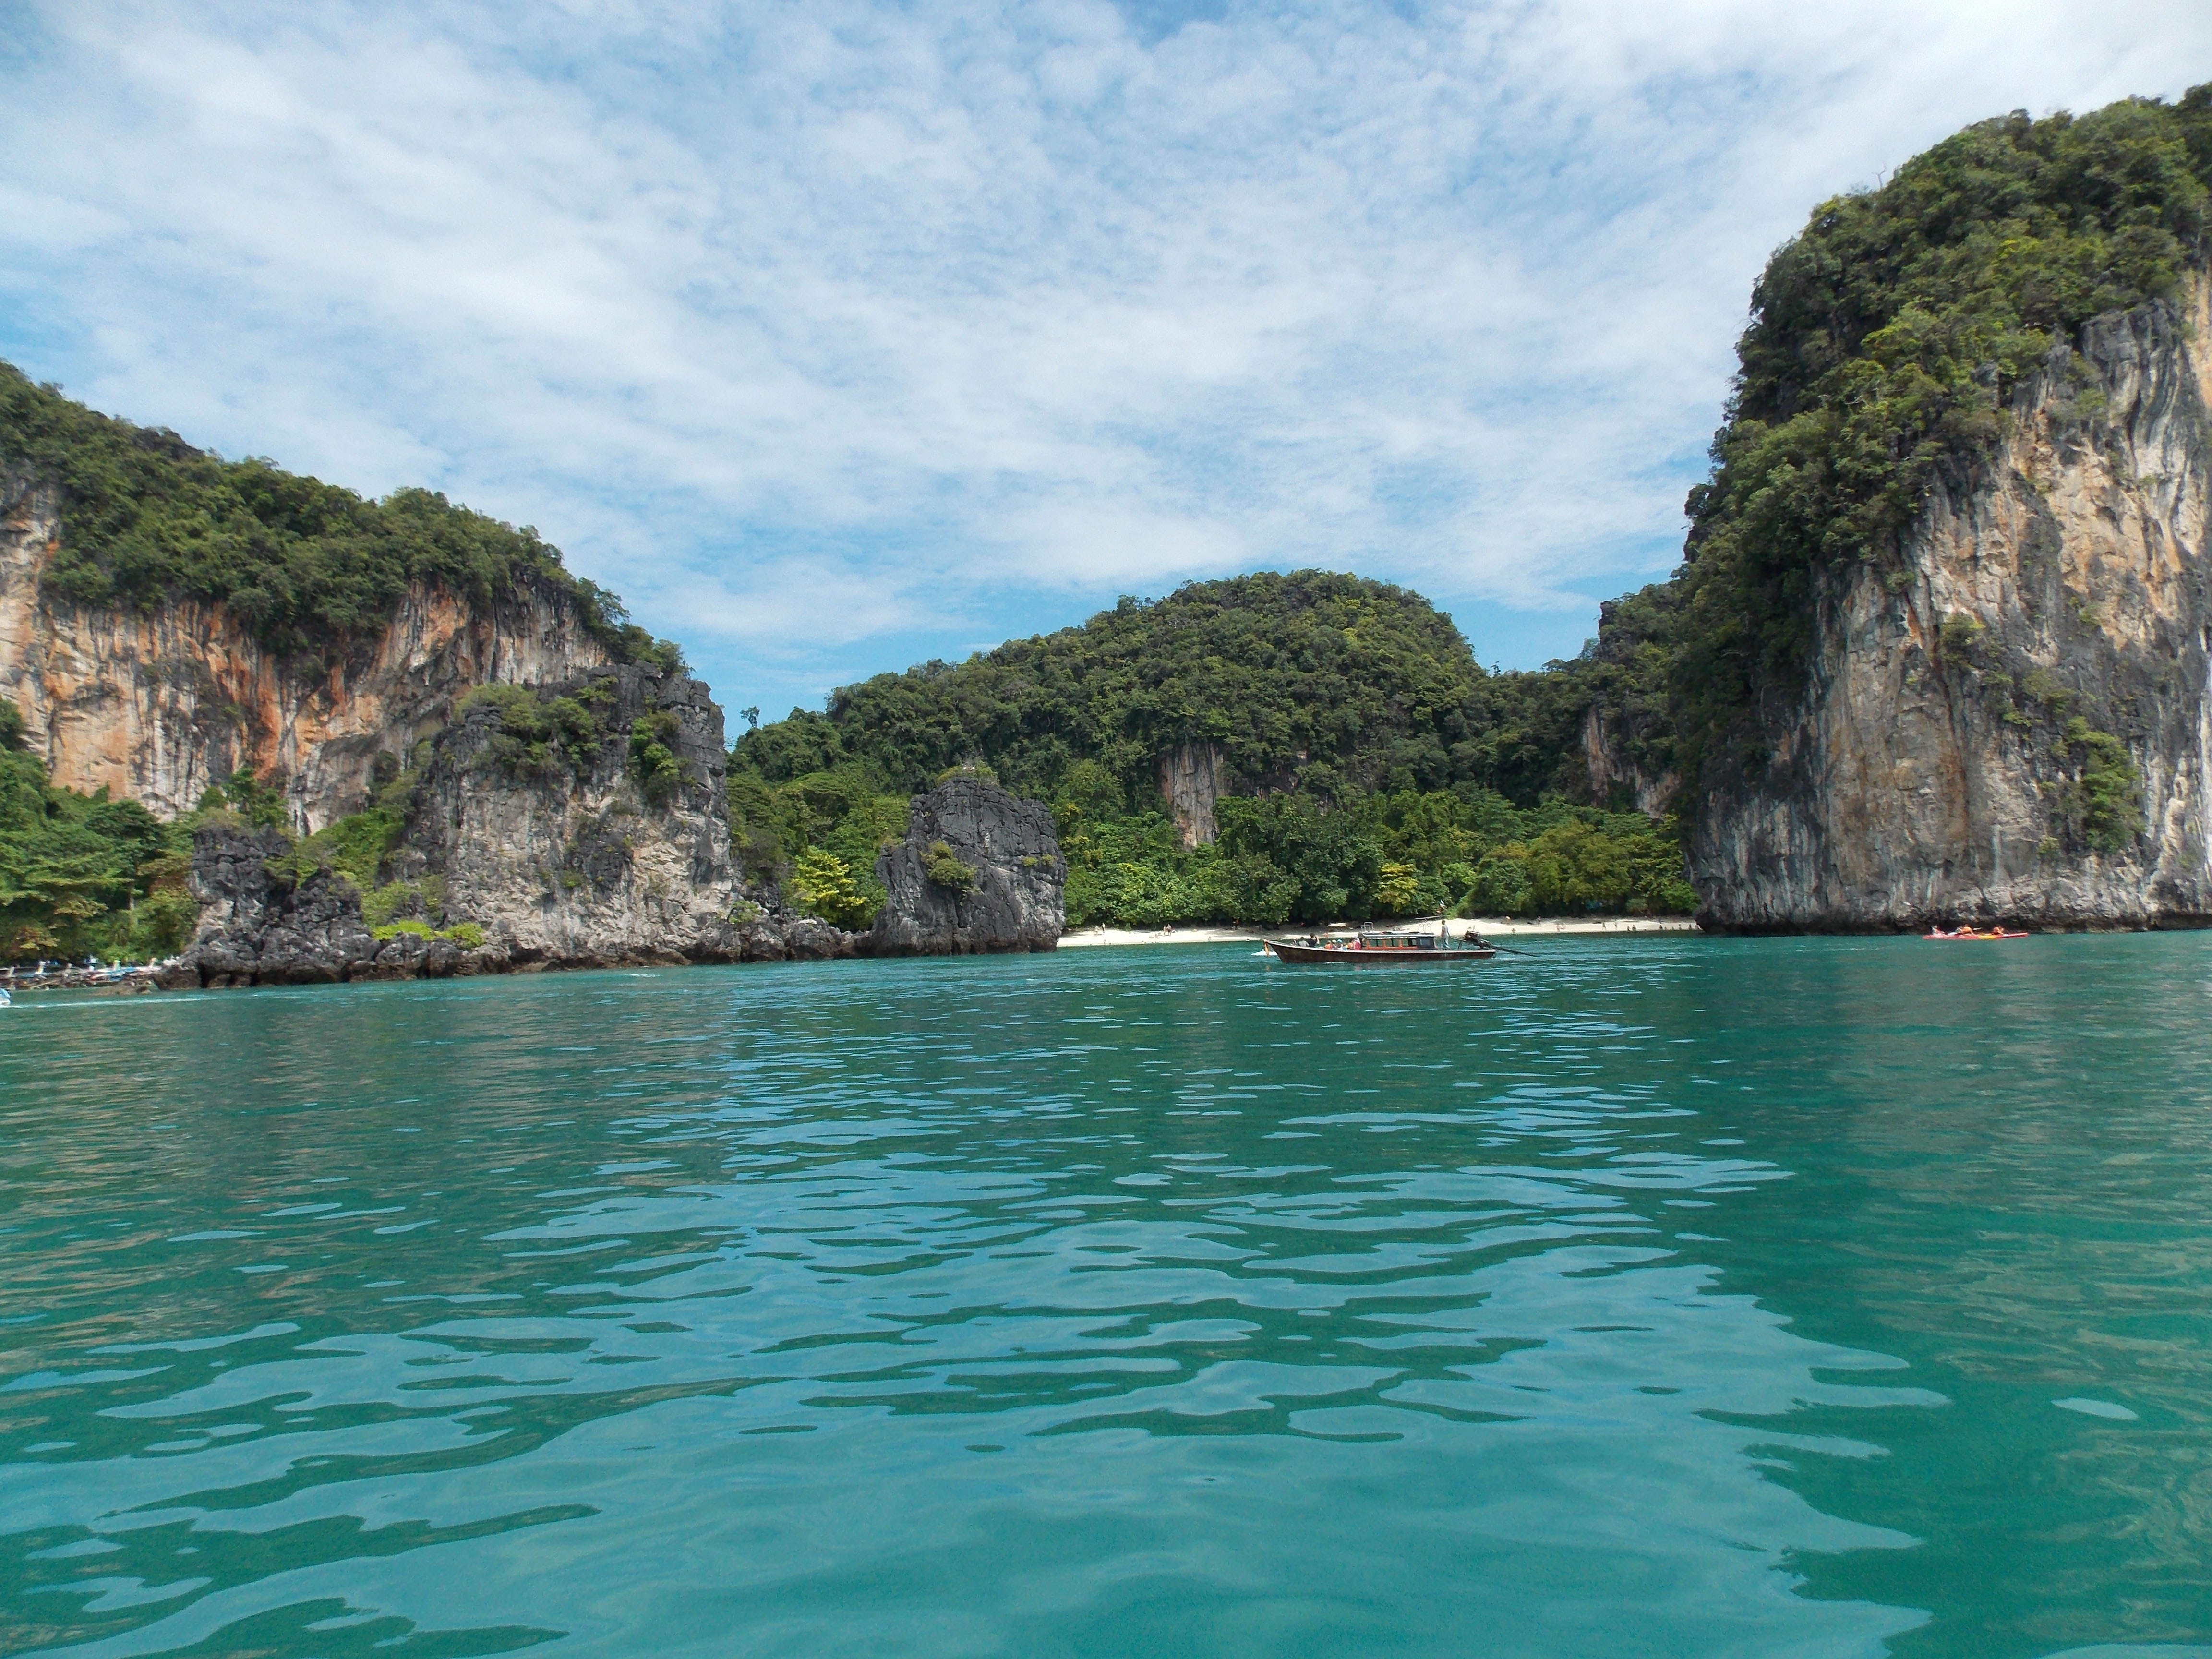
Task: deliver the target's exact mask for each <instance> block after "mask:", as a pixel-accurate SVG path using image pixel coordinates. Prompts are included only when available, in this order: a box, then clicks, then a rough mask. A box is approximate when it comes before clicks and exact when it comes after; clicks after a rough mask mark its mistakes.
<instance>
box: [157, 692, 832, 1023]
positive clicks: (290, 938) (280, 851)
mask: <svg viewBox="0 0 2212 1659" xmlns="http://www.w3.org/2000/svg"><path fill="white" fill-rule="evenodd" d="M543 732H550V733H551V734H552V735H551V736H550V738H546V737H544V736H541V735H539V734H540V733H543ZM725 766H726V757H725V753H724V750H723V748H722V714H721V710H720V709H719V708H716V707H715V706H714V703H713V702H712V701H711V700H709V698H708V695H707V688H706V686H705V685H704V684H702V683H701V682H700V681H697V680H694V679H688V678H682V677H680V676H670V675H663V674H662V673H660V672H659V671H658V670H655V669H652V668H646V667H624V668H620V669H610V670H606V671H602V672H599V673H597V674H592V675H588V676H585V677H582V678H575V679H571V680H568V681H566V682H564V683H562V684H558V685H555V686H550V687H541V688H536V689H534V690H520V689H518V690H516V691H514V692H513V693H512V694H511V695H510V696H508V697H507V698H506V699H505V700H498V699H492V698H483V699H479V700H477V701H474V702H469V703H465V704H464V705H463V707H462V708H461V709H460V711H459V718H458V719H457V720H455V721H454V723H453V725H452V726H449V727H447V729H446V730H445V731H443V732H441V733H440V734H439V736H438V737H437V738H436V739H435V741H434V742H433V743H431V744H429V746H428V755H427V757H425V758H424V760H423V762H422V764H421V766H420V767H419V768H418V769H417V771H416V775H415V778H414V782H413V787H412V789H411V791H403V793H405V795H406V799H407V801H408V806H407V817H406V825H405V829H404V834H403V837H402V840H401V842H400V844H399V845H398V847H397V848H395V849H394V850H393V851H392V853H391V854H388V855H387V857H386V860H385V866H384V870H383V873H384V874H385V875H386V876H387V877H389V878H390V880H389V881H387V882H386V883H385V884H383V885H382V886H381V887H380V889H379V890H378V891H377V894H376V898H377V900H378V902H380V904H381V905H382V906H383V907H384V908H388V909H392V911H393V912H394V914H395V915H404V917H405V919H406V920H409V921H415V922H416V923H417V927H416V930H415V931H412V932H395V931H394V930H393V928H392V926H391V924H389V923H387V925H386V928H385V929H384V931H385V932H386V934H387V937H386V938H385V939H382V940H379V939H377V938H376V937H375V933H374V930H372V929H371V928H370V927H368V925H367V924H366V923H365V921H363V917H362V902H363V895H362V893H361V892H360V891H359V890H356V887H355V886H354V885H353V884H351V883H350V882H349V881H347V880H346V879H345V878H343V876H340V875H337V874H336V873H334V872H330V871H327V870H325V871H322V872H318V873H310V874H309V875H308V876H307V878H306V879H305V880H299V879H297V878H295V876H294V875H292V874H290V873H289V872H288V871H287V869H286V867H285V866H286V864H287V863H290V864H297V863H298V862H299V861H300V860H299V859H298V858H297V857H296V856H291V857H288V855H290V854H292V853H293V847H294V843H293V841H292V838H291V837H290V836H287V835H285V834H284V833H283V832H282V831H280V830H274V829H264V830H258V831H252V832H247V831H244V830H241V829H236V828H232V827H227V826H218V827H216V828H213V829H205V830H203V831H202V832H201V833H200V834H199V835H198V836H197V839H196V843H195V847H194V852H193V863H192V887H193V891H194V892H195V894H196V895H197V896H198V897H199V899H200V901H201V903H202V906H203V908H202V912H201V921H200V928H199V932H198V934H197V937H196V938H195V939H194V940H193V942H192V945H191V947H190V948H189V949H188V950H187V951H185V953H184V954H183V956H182V957H180V958H179V961H178V962H177V963H175V964H173V966H172V967H171V968H170V969H167V971H166V972H165V974H164V975H163V981H162V982H163V983H164V984H165V985H167V986H169V987H173V988H175V987H198V986H206V987H223V986H239V985H268V984H299V983H313V982H319V981H333V980H361V979H389V978H413V977H417V976H428V977H438V976H442V975H450V974H473V973H500V972H506V971H508V970H510V969H543V968H592V967H613V966H648V965H656V964H674V963H691V962H757V961H770V962H774V961H783V960H787V959H791V958H810V959H818V958H822V957H839V956H849V955H851V954H852V953H853V949H854V938H853V935H851V934H849V933H843V932H841V931H840V930H839V929H837V928H836V927H831V926H830V925H829V923H827V922H824V921H819V920H817V919H816V918H814V917H811V916H802V915H794V914H793V913H792V912H790V911H788V910H787V909H785V908H782V907H781V904H780V903H779V902H777V901H776V900H775V898H774V897H773V896H769V895H764V894H754V893H751V892H750V891H748V890H746V888H745V887H744V884H742V883H741V881H740V880H739V879H738V876H737V874H736V872H734V870H733V869H732V866H731V863H730V855H729V854H730V848H729V830H728V828H727V825H726V823H725V822H724V819H723V817H722V812H721V802H722V796H723V769H724V767H725ZM402 781H403V782H404V779H403V780H402ZM425 933H428V934H429V935H430V936H429V937H423V936H422V935H423V934H425Z"/></svg>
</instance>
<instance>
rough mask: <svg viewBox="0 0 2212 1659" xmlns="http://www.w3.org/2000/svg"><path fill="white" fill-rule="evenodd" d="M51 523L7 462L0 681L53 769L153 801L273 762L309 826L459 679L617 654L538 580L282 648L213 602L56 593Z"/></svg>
mask: <svg viewBox="0 0 2212 1659" xmlns="http://www.w3.org/2000/svg"><path fill="white" fill-rule="evenodd" d="M60 535H61V513H60V501H59V497H58V494H57V493H56V491H55V490H54V489H53V488H52V486H51V485H50V484H46V483H40V482H38V481H36V480H34V479H33V477H31V476H30V475H29V474H27V473H25V472H22V471H15V470H10V471H7V472H5V473H4V474H0V696H5V697H8V698H9V699H11V700H12V701H13V702H15V705H16V706H17V707H18V708H21V710H22V713H23V718H24V724H25V726H26V729H27V742H28V744H29V745H30V747H31V748H33V750H36V751H37V752H38V753H39V754H40V755H41V756H42V757H43V758H44V759H45V760H46V765H47V768H48V769H49V770H50V771H51V772H52V775H53V780H54V781H55V782H56V783H57V784H59V785H62V786H64V787H67V788H71V789H79V790H84V791H91V790H93V789H96V788H99V787H102V786H103V785H104V786H106V787H107V788H108V789H109V790H110V791H112V793H115V794H117V795H127V796H129V797H131V798H132V799H136V800H140V801H143V802H144V803H145V804H146V805H147V806H149V808H151V809H152V810H153V811H155V812H156V813H159V814H161V816H163V817H174V816H175V815H176V814H178V813H179V812H184V811H190V810H191V808H192V807H193V806H194V805H197V803H198V801H199V798H200V796H201V794H202V793H204V791H205V790H206V788H207V787H208V785H209V784H210V783H211V782H213V781H216V779H218V778H222V777H226V776H228V775H229V774H230V773H232V772H233V771H235V770H236V769H238V768H239V767H240V766H251V767H252V768H253V769H255V770H256V771H258V772H262V773H264V774H265V773H267V772H270V771H272V770H274V771H280V772H282V773H283V774H284V775H285V777H286V779H287V780H288V783H287V799H288V804H289V806H290V809H291V811H292V813H293V817H294V821H295V827H297V828H299V829H302V830H313V829H320V828H322V827H323V826H324V825H325V824H326V823H330V822H331V820H332V819H334V818H337V817H342V816H343V815H344V814H345V813H347V812H350V811H358V810H359V809H360V808H361V806H362V805H363V804H364V802H365V801H366V799H367V796H368V785H369V776H370V769H371V768H372V767H373V766H374V763H375V759H376V757H377V755H378V754H379V753H380V752H390V753H392V754H394V755H404V754H405V753H406V752H407V751H408V750H410V748H411V747H412V745H413V744H415V743H416V741H417V740H419V739H420V738H425V737H428V736H429V735H430V734H432V733H433V732H436V731H437V730H438V729H439V728H440V727H441V726H443V725H444V724H445V723H446V721H447V718H448V717H449V716H450V714H451V713H452V710H453V702H454V699H455V698H456V696H459V694H460V693H461V692H464V691H466V690H468V689H469V688H470V687H471V686H473V685H477V684H482V683H483V682H486V681H508V682H514V683H526V682H535V681H544V680H555V679H563V678H570V677H573V676H574V675H575V674H577V673H579V672H581V671H585V670H586V669H590V668H593V667H598V666H601V665H605V664H606V663H607V662H608V661H609V660H610V659H609V657H608V653H607V652H606V649H605V647H604V646H602V645H601V644H600V643H599V641H597V640H596V639H594V638H592V635H590V634H589V633H587V632H586V631H585V629H584V628H583V627H582V624H581V622H580V618H579V617H578V616H577V614H576V611H575V609H574V605H572V604H571V603H570V602H569V600H568V598H567V596H566V595H564V594H562V593H561V592H557V591H556V590H555V589H552V588H550V587H544V586H536V585H532V586H526V587H525V588H523V589H522V590H521V591H520V592H516V593H513V594H512V595H510V596H508V597H507V598H506V599H502V600H501V602H499V603H497V604H495V605H492V606H490V607H489V609H488V610H484V609H479V608H478V607H476V606H473V605H470V604H468V603H466V602H465V601H464V600H463V599H459V598H457V597H456V596H454V595H453V594H451V593H447V592H444V591H443V590H441V589H437V588H430V587H423V586H417V587H416V588H415V589H414V590H412V591H411V592H409V593H408V595H407V597H406V599H405V600H404V603H403V604H402V605H401V606H400V608H399V611H398V615H396V616H395V617H393V618H392V622H391V623H390V625H389V626H388V627H386V629H385V630H384V632H383V633H382V634H381V635H379V636H378V638H377V639H376V640H374V641H372V642H370V643H368V644H367V645H364V646H363V647H362V648H361V649H359V650H358V651H357V652H356V653H354V654H353V655H352V656H351V657H349V658H348V659H346V660H344V661H342V662H337V663H331V664H325V663H321V662H318V661H314V660H312V659H289V658H279V657H276V656H274V655H272V654H271V653H269V652H268V651H267V650H266V649H264V647H262V646H261V645H260V644H259V642H258V641H256V640H255V639H254V638H253V636H252V632H251V631H250V630H249V629H247V628H246V626H245V625H244V623H241V622H240V620H239V619H238V618H236V617H233V616H231V615H230V614H229V613H228V611H226V610H225V608H224V607H223V606H222V605H199V604H190V603H188V604H180V605H165V606H162V607H160V608H158V609H155V610H153V611H127V610H120V611H81V610H78V609H77V608H76V607H75V606H71V605H53V604H50V603H49V602H48V601H47V600H46V599H44V598H43V597H42V596H41V595H40V591H39V582H40V576H41V574H43V573H44V571H45V569H46V565H47V564H48V562H50V561H51V560H52V557H53V555H54V551H55V550H56V548H57V547H58V544H59V538H60Z"/></svg>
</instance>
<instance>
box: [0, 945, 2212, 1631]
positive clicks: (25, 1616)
mask: <svg viewBox="0 0 2212 1659" xmlns="http://www.w3.org/2000/svg"><path fill="white" fill-rule="evenodd" d="M1529 949H1530V951H1531V952H1532V954H1531V956H1529V957H1527V958H1524V959H1519V960H1512V961H1507V960H1504V959H1501V960H1500V961H1498V963H1493V964H1490V965H1487V966H1485V967H1482V968H1480V969H1465V968H1456V969H1436V970H1430V971H1419V972H1416V971H1401V972H1396V973H1391V972H1383V973H1358V974H1353V973H1346V972H1342V971H1332V970H1328V969H1308V970H1304V971H1300V970H1297V969H1284V968H1280V967H1277V966H1274V965H1273V964H1270V963H1264V962H1261V961H1255V959H1254V958H1253V957H1252V956H1251V955H1250V954H1249V949H1248V948H1247V947H1243V946H1225V947H1219V948H1211V947H1205V948H1202V947H1185V948H1179V949H1158V948H1153V949H1144V948H1138V949H1128V950H1118V951H1068V952H1065V953H1063V954H1061V955H1060V956H1058V957H1043V958H1022V959H1000V960H988V961H976V962H925V963H896V964H895V963H823V964H809V965H790V966H785V967H775V968H745V969H728V970H720V969H693V970H690V971H678V972H664V973H653V974H593V975H568V976H544V977H535V978H516V979H509V980H495V981H463V982H448V983H445V984H435V985H382V986H366V987H327V988H317V989H301V990H294V991H265V992H256V993H252V994H217V995H211V996H199V997H143V998H132V999H100V998H90V997H76V998H64V997H47V998H44V999H36V998H26V999H24V1000H21V1001H20V1002H19V1003H18V1005H17V1006H15V1008H13V1009H11V1010H8V1011H5V1012H0V1180H4V1188H0V1376H4V1379H5V1380H4V1384H0V1652H4V1653H8V1654H15V1653H19V1652H21V1651H24V1650H48V1651H68V1652H70V1653H79V1654H95V1653H96V1654H141V1653H191V1654H231V1653H252V1654H259V1655H294V1654H318V1655H320V1654H329V1655H369V1654H386V1653H392V1654H402V1655H405V1654H435V1655H441V1656H446V1655H462V1654H479V1653H494V1652H504V1651H508V1650H514V1649H519V1648H523V1647H526V1646H532V1645H533V1644H542V1645H544V1646H545V1647H547V1648H549V1649H557V1650H559V1651H561V1652H562V1653H563V1654H576V1655H582V1654H587V1653H588V1654H606V1655H641V1654H653V1655H679V1654H693V1653H697V1654H715V1655H722V1654H745V1655H754V1654H760V1655H769V1654H775V1655H785V1654H788V1655H805V1656H815V1655H838V1654H917V1655H939V1654H948V1655H949V1654H963V1655H966V1654H976V1655H987V1654H1006V1655H1054V1654H1069V1655H1077V1654H1081V1655H1091V1654H1097V1655H1109V1654H1112V1655H1121V1654H1129V1655H1138V1654H1160V1655H1170V1654H1172V1655H1213V1654H1238V1655H1245V1654H1249V1655H1261V1654H1265V1655H1298V1656H1313V1655H1331V1654H1354V1653H1356V1654H1432V1653H1433V1654H1445V1653H1449V1654H1455V1655H1468V1654H1475V1655H1488V1654H1496V1655H1550V1654H1556V1655H1563V1656H1564V1655H1574V1656H1588V1655H1600V1654H1622V1655H1647V1654H1648V1655H1707V1654H1712V1655H1720V1654H1741V1655H1747V1656H1748V1655H1757V1656H1797V1655H1802V1656H1830V1655H1857V1654H1880V1653H1883V1652H1894V1653H1898V1654H1907V1655H1929V1656H1934V1655H1944V1656H1951V1655H1956V1656H1969V1655H1971V1656H2013V1655H2019V1656H2044V1655H2049V1654H2053V1653H2058V1652H2063V1651H2070V1650H2079V1649H2089V1648H2100V1647H2106V1645H2107V1644H2114V1645H2118V1644H2127V1645H2129V1646H2130V1647H2131V1648H2140V1649H2142V1650H2157V1651H2160V1652H2162V1653H2165V1654H2166V1655H2168V1656H2172V1655H2173V1654H2175V1653H2177V1652H2179V1651H2186V1650H2187V1647H2186V1644H2192V1643H2201V1642H2207V1641H2212V1513H2208V1505H2212V1463H2208V1454H2212V1354H2208V1338H2212V1303H2208V1291H2212V1203H2209V1202H2208V1199H2212V1179H2208V1175H2209V1174H2212V937H2208V936H2203V935H2198V936H2163V937H2148V938H2114V939H2033V940H2029V941H2027V942H2025V943H2022V944H2019V945H1997V946H1986V945H1984V946H1972V945H1926V944H1923V943H1922V942H1920V941H1918V940H1899V939H1881V940H1802V941H1778V940H1777V941H1726V940H1705V939H1668V940H1652V941H1632V940H1588V941H1578V940H1557V941H1547V942H1544V943H1542V944H1541V945H1531V946H1530V947H1529ZM2206 1651H2212V1649H2208V1650H2206Z"/></svg>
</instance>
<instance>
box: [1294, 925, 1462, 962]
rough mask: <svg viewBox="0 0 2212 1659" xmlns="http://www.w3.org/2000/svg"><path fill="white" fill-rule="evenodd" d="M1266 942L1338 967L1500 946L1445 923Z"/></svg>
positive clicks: (1298, 958)
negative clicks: (1458, 934) (1454, 931)
mask: <svg viewBox="0 0 2212 1659" xmlns="http://www.w3.org/2000/svg"><path fill="white" fill-rule="evenodd" d="M1261 944H1262V945H1266V946H1267V949H1268V950H1269V951H1271V952H1273V955H1274V957H1275V958H1276V960H1278V961H1279V962H1295V963H1325V964H1328V965H1330V966H1334V967H1339V968H1384V967H1393V968H1410V967H1413V966H1416V965H1421V966H1431V967H1433V966H1437V965H1441V964H1442V963H1448V962H1460V963H1466V962H1487V961H1489V960H1490V959H1491V957H1494V956H1496V955H1497V954H1498V947H1497V946H1496V945H1492V944H1491V943H1490V942H1489V941H1488V940H1486V939H1481V938H1480V937H1478V936H1476V935H1474V934H1469V935H1468V936H1467V937H1466V938H1464V939H1454V938H1452V937H1451V936H1450V935H1449V933H1445V932H1444V931H1443V929H1442V928H1438V929H1437V931H1436V932H1435V933H1429V932H1427V931H1425V930H1415V929H1413V928H1406V927H1401V928H1392V929H1388V930H1383V931H1378V932H1370V930H1368V929H1367V928H1364V927H1362V928H1360V929H1359V930H1358V932H1356V933H1339V934H1336V935H1335V936H1334V937H1325V936H1322V935H1318V934H1314V933H1308V934H1305V935H1304V937H1302V938H1298V939H1262V940H1261Z"/></svg>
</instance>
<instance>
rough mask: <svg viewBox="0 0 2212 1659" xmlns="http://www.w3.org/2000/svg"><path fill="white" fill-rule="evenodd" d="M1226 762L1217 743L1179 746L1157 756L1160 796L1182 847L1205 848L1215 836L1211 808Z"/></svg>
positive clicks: (1213, 804)
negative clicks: (1158, 758)
mask: <svg viewBox="0 0 2212 1659" xmlns="http://www.w3.org/2000/svg"><path fill="white" fill-rule="evenodd" d="M1227 763H1228V757H1226V756H1225V755H1224V754H1223V753H1222V751H1221V745H1220V744H1218V743H1186V744H1179V745H1178V746H1177V747H1176V748H1174V749H1171V750H1169V751H1168V752H1167V753H1166V754H1164V755H1162V756H1161V757H1160V794H1161V797H1162V798H1163V799H1164V800H1166V802H1167V804H1168V810H1169V811H1170V812H1171V813H1172V814H1173V815H1174V817H1175V824H1176V833H1177V834H1179V835H1180V836H1182V844H1183V845H1184V846H1185V847H1203V846H1206V845H1208V844H1210V843H1211V842H1212V840H1213V838H1214V836H1215V835H1216V834H1217V833H1218V828H1217V826H1216V824H1215V823H1214V816H1213V809H1214V807H1215V805H1217V804H1218V802H1219V801H1220V799H1221V797H1222V794H1223V793H1224V791H1223V788H1222V784H1223V773H1224V771H1225V769H1226V767H1227Z"/></svg>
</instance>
